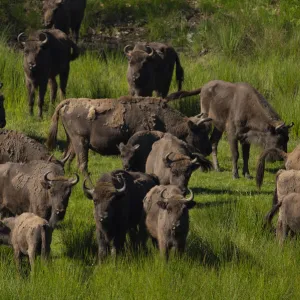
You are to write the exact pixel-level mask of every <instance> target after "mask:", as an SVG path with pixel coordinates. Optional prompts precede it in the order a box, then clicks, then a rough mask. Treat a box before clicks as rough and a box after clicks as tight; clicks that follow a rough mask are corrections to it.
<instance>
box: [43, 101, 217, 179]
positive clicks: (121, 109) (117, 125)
mask: <svg viewBox="0 0 300 300" xmlns="http://www.w3.org/2000/svg"><path fill="white" fill-rule="evenodd" d="M59 116H60V117H61V121H62V123H63V126H64V129H65V131H66V134H67V138H68V140H69V141H70V142H71V148H70V149H71V150H72V151H73V150H74V151H75V153H76V156H77V161H78V165H79V169H80V170H81V171H82V172H84V173H85V175H87V163H88V149H89V148H91V149H92V150H95V151H97V152H98V153H100V154H102V155H112V154H118V148H117V145H119V144H120V143H121V142H123V143H126V142H127V141H128V139H129V138H130V137H131V136H132V135H133V134H135V133H136V132H138V131H140V130H159V131H163V132H170V133H172V134H174V135H175V136H177V137H178V138H179V139H182V140H184V141H186V142H187V143H188V144H190V145H192V146H193V147H194V148H195V149H196V150H197V151H199V152H200V153H202V154H203V155H209V154H210V153H211V144H210V142H209V138H208V133H207V130H206V128H205V125H204V123H205V122H206V121H208V120H209V119H204V120H201V121H199V122H198V123H197V124H196V123H194V122H193V121H191V120H190V119H189V118H188V117H185V116H184V115H182V114H181V113H180V112H178V111H177V110H175V109H173V108H171V107H169V106H168V105H167V101H165V100H163V99H159V98H150V97H146V98H143V97H121V98H119V99H84V98H83V99H67V100H65V101H63V102H61V103H60V104H59V105H58V106H57V108H56V110H55V112H54V114H53V117H52V125H51V129H50V133H49V137H48V141H47V145H48V147H49V148H50V149H52V148H53V147H54V146H55V144H56V136H57V129H58V119H59Z"/></svg>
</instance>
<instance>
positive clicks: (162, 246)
mask: <svg viewBox="0 0 300 300" xmlns="http://www.w3.org/2000/svg"><path fill="white" fill-rule="evenodd" d="M158 247H159V252H160V256H161V257H162V258H164V259H165V260H166V261H168V260H169V251H170V249H169V247H168V245H167V243H166V242H165V241H163V240H159V241H158Z"/></svg>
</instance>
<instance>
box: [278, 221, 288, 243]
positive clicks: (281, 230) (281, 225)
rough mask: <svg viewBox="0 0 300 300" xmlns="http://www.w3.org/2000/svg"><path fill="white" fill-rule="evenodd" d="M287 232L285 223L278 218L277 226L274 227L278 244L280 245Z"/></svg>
mask: <svg viewBox="0 0 300 300" xmlns="http://www.w3.org/2000/svg"><path fill="white" fill-rule="evenodd" d="M288 233H289V228H288V226H287V224H286V223H284V222H283V221H282V220H281V218H279V219H278V222H277V228H276V236H277V239H278V241H279V244H280V245H281V246H282V245H283V242H284V240H285V239H286V237H287V235H288Z"/></svg>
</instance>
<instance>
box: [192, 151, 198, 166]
mask: <svg viewBox="0 0 300 300" xmlns="http://www.w3.org/2000/svg"><path fill="white" fill-rule="evenodd" d="M192 156H195V158H194V159H193V160H191V163H192V164H195V163H196V162H197V161H198V157H199V154H198V153H195V152H193V153H192Z"/></svg>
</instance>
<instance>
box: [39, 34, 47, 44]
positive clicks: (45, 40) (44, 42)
mask: <svg viewBox="0 0 300 300" xmlns="http://www.w3.org/2000/svg"><path fill="white" fill-rule="evenodd" d="M41 35H44V36H45V39H44V40H41ZM39 39H40V42H41V44H42V45H45V44H46V43H47V42H48V36H47V34H46V33H45V32H41V34H40V36H39Z"/></svg>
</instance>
